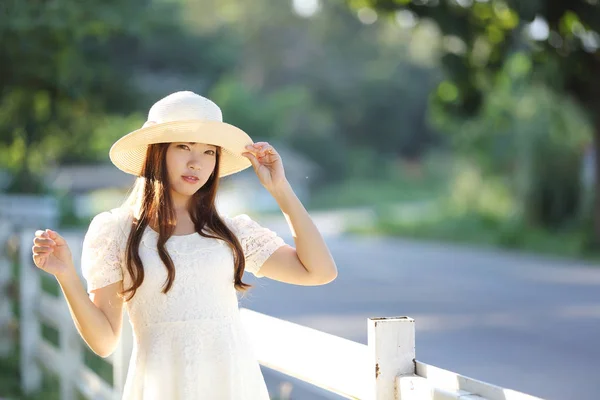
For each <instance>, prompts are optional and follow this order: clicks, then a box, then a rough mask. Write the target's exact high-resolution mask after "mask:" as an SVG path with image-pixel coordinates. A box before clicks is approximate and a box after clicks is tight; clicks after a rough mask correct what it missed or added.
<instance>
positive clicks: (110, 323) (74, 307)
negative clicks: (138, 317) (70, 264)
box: [57, 274, 123, 357]
mask: <svg viewBox="0 0 600 400" xmlns="http://www.w3.org/2000/svg"><path fill="white" fill-rule="evenodd" d="M57 279H58V283H59V284H60V287H61V289H62V291H63V293H64V295H65V298H66V300H67V304H68V305H69V311H70V312H71V317H72V318H73V322H74V323H75V326H76V327H77V331H78V332H79V334H80V335H81V337H82V338H83V340H84V341H85V342H86V343H87V345H88V346H89V348H90V349H91V350H92V351H93V352H94V353H96V354H97V355H99V356H100V357H108V356H109V355H111V354H112V353H113V352H114V351H115V349H116V347H117V344H118V342H119V338H120V336H121V326H122V322H123V299H122V298H121V297H120V296H119V292H120V291H121V289H122V281H119V282H116V283H113V284H110V285H108V286H105V287H103V288H100V289H96V290H94V291H93V292H92V293H91V294H90V295H89V297H88V294H87V292H86V291H85V288H84V287H83V285H82V283H81V281H80V280H79V277H78V276H77V275H76V274H75V276H72V275H68V276H62V277H60V278H59V277H57Z"/></svg>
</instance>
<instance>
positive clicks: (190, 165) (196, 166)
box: [188, 159, 202, 171]
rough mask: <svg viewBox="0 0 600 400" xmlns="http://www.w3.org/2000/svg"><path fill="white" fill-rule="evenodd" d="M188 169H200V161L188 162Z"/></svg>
mask: <svg viewBox="0 0 600 400" xmlns="http://www.w3.org/2000/svg"><path fill="white" fill-rule="evenodd" d="M188 168H190V169H193V170H196V171H197V170H200V169H202V164H201V163H200V160H195V159H194V160H190V162H189V163H188Z"/></svg>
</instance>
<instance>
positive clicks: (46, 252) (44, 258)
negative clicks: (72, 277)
mask: <svg viewBox="0 0 600 400" xmlns="http://www.w3.org/2000/svg"><path fill="white" fill-rule="evenodd" d="M31 250H32V251H33V262H34V263H35V265H36V266H37V267H38V268H40V269H42V270H44V271H46V272H48V273H49V274H52V275H54V276H58V275H62V274H64V273H65V272H68V271H69V269H72V268H73V258H72V255H71V250H70V249H69V245H68V244H67V241H66V240H65V239H64V238H63V237H62V236H60V235H59V234H58V233H56V232H54V231H52V230H50V229H46V230H45V231H36V232H35V237H34V239H33V247H32V249H31Z"/></svg>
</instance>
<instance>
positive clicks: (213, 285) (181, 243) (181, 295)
mask: <svg viewBox="0 0 600 400" xmlns="http://www.w3.org/2000/svg"><path fill="white" fill-rule="evenodd" d="M110 159H111V161H112V162H113V163H114V164H115V165H116V166H117V167H118V168H119V169H121V170H123V171H125V172H127V173H130V174H134V175H136V176H138V178H137V181H136V184H135V187H134V190H133V191H132V193H131V195H130V197H129V199H128V201H127V202H125V204H124V205H123V206H122V207H119V208H116V209H113V210H110V211H105V212H102V213H100V214H98V215H97V216H95V217H94V218H93V220H92V222H91V223H90V226H89V228H88V231H87V233H86V236H85V239H84V243H83V251H82V260H81V265H82V273H83V276H84V277H85V279H86V282H87V292H86V288H84V286H83V285H82V284H81V281H80V280H79V278H78V276H77V273H76V271H75V268H74V266H73V260H72V256H71V253H70V250H69V247H68V244H67V243H66V242H65V240H64V239H63V238H62V237H61V236H60V235H59V234H58V233H57V232H55V231H52V230H49V229H46V230H43V231H37V232H36V233H35V238H34V240H33V242H34V246H33V248H32V250H33V259H34V262H35V264H36V265H37V266H38V267H39V268H41V269H42V270H44V271H46V272H48V273H50V274H53V275H55V276H56V278H57V280H58V282H59V284H60V287H61V288H62V291H63V293H64V295H65V298H66V300H67V302H68V305H69V308H70V311H71V315H72V317H73V321H74V322H75V325H76V326H77V329H78V331H79V333H80V335H81V337H82V338H83V339H84V340H85V342H86V343H87V344H88V346H89V347H90V348H91V349H92V350H93V351H94V352H95V353H96V354H98V355H100V356H101V357H107V356H109V355H110V354H111V353H112V352H113V351H114V350H115V348H116V346H117V342H118V340H119V337H120V333H121V321H122V312H123V307H127V311H128V314H129V318H130V321H131V324H132V328H133V331H134V348H133V353H132V357H131V362H130V368H129V371H128V376H127V382H126V385H125V389H124V393H123V398H124V399H198V398H202V399H215V400H216V399H250V400H267V399H268V398H269V396H268V393H267V389H266V385H265V382H264V379H263V376H262V374H261V371H260V367H259V364H258V362H257V360H256V358H255V356H254V354H253V352H252V350H251V347H250V345H249V343H248V341H247V337H246V335H245V332H244V330H243V328H242V325H241V322H240V318H239V308H238V298H237V293H238V292H243V291H245V290H247V289H248V288H249V287H250V285H248V284H246V283H244V282H243V281H242V276H243V273H244V271H249V272H250V273H252V274H254V275H256V276H257V277H268V278H271V279H274V280H278V281H281V282H286V283H290V284H296V285H323V284H327V283H329V282H331V281H332V280H334V279H335V278H336V276H337V268H336V265H335V262H334V261H333V259H332V257H331V254H330V252H329V250H328V248H327V246H326V244H325V242H324V241H323V239H322V237H321V235H320V233H319V231H318V230H317V228H316V227H315V225H314V223H313V222H312V220H311V218H310V216H309V215H308V213H307V211H306V210H305V208H304V207H303V205H302V203H301V202H300V201H299V200H298V198H297V197H296V195H295V194H294V191H293V190H292V188H291V186H290V184H289V182H288V181H287V179H286V177H285V173H284V168H283V164H282V160H281V158H280V157H279V155H278V153H277V151H276V150H275V149H274V148H273V147H272V146H271V145H269V144H268V143H266V142H261V143H253V142H252V139H251V138H250V137H249V136H248V135H247V134H246V133H244V132H243V131H241V130H240V129H238V128H236V127H234V126H232V125H229V124H227V123H224V122H222V116H221V110H220V109H219V107H218V106H217V105H216V104H214V103H213V102H212V101H210V100H208V99H206V98H204V97H202V96H199V95H197V94H195V93H192V92H188V91H185V92H177V93H173V94H171V95H169V96H167V97H165V98H163V99H161V100H159V101H158V102H157V103H155V104H154V105H153V106H152V108H151V109H150V112H149V115H148V121H147V122H146V124H144V126H143V127H142V128H141V129H138V130H136V131H134V132H131V133H129V134H127V135H125V136H124V137H122V138H121V139H119V140H118V141H117V142H115V144H114V145H113V147H112V148H111V150H110ZM250 166H252V168H253V169H254V171H255V172H256V174H257V176H258V178H259V180H260V182H261V184H262V185H263V186H264V187H265V188H266V189H267V190H268V191H269V193H271V195H272V196H273V197H274V199H275V200H276V201H277V203H278V205H279V206H280V208H281V211H282V212H283V214H284V215H285V217H286V219H287V221H288V224H289V226H290V229H291V231H292V234H293V237H294V241H295V248H294V247H291V246H289V245H287V244H285V243H284V241H283V240H282V239H281V238H280V237H279V236H278V235H277V234H275V233H274V232H272V231H271V230H269V229H266V228H264V227H262V226H260V225H259V224H258V223H256V222H255V221H253V220H252V219H250V218H249V217H248V216H247V215H238V216H236V217H234V218H229V217H226V216H220V215H219V214H218V212H217V210H216V208H215V196H216V193H217V188H218V183H219V178H220V177H223V176H227V175H230V174H233V173H237V172H239V171H241V170H244V169H245V168H248V167H250Z"/></svg>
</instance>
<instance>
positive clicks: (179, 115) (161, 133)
mask: <svg viewBox="0 0 600 400" xmlns="http://www.w3.org/2000/svg"><path fill="white" fill-rule="evenodd" d="M171 142H195V143H206V144H212V145H214V146H220V147H221V150H222V152H221V160H220V169H219V176H220V177H222V176H227V175H231V174H234V173H236V172H239V171H242V170H244V169H246V168H248V167H250V166H251V165H252V164H251V163H250V160H248V159H247V158H246V157H244V156H242V153H244V152H245V151H246V149H245V146H247V145H249V144H252V143H253V142H252V139H251V138H250V136H248V134H246V133H245V132H244V131H242V130H241V129H239V128H237V127H235V126H233V125H230V124H227V123H225V122H223V116H222V113H221V109H220V108H219V106H217V105H216V104H215V103H213V102H212V101H211V100H209V99H207V98H205V97H202V96H200V95H198V94H196V93H193V92H190V91H182V92H175V93H172V94H170V95H168V96H167V97H164V98H162V99H160V100H159V101H157V102H156V103H154V105H153V106H152V107H151V108H150V112H149V113H148V121H147V122H146V123H145V124H144V126H142V127H141V128H140V129H138V130H135V131H133V132H130V133H128V134H127V135H125V136H123V137H122V138H120V139H119V140H117V141H116V142H115V143H114V144H113V145H112V147H111V149H110V152H109V156H110V160H111V161H112V163H113V164H114V165H116V166H117V168H119V169H120V170H122V171H124V172H127V173H128V174H133V175H136V176H140V175H141V173H142V168H143V165H144V161H145V158H146V150H147V148H148V145H149V144H153V143H171Z"/></svg>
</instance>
